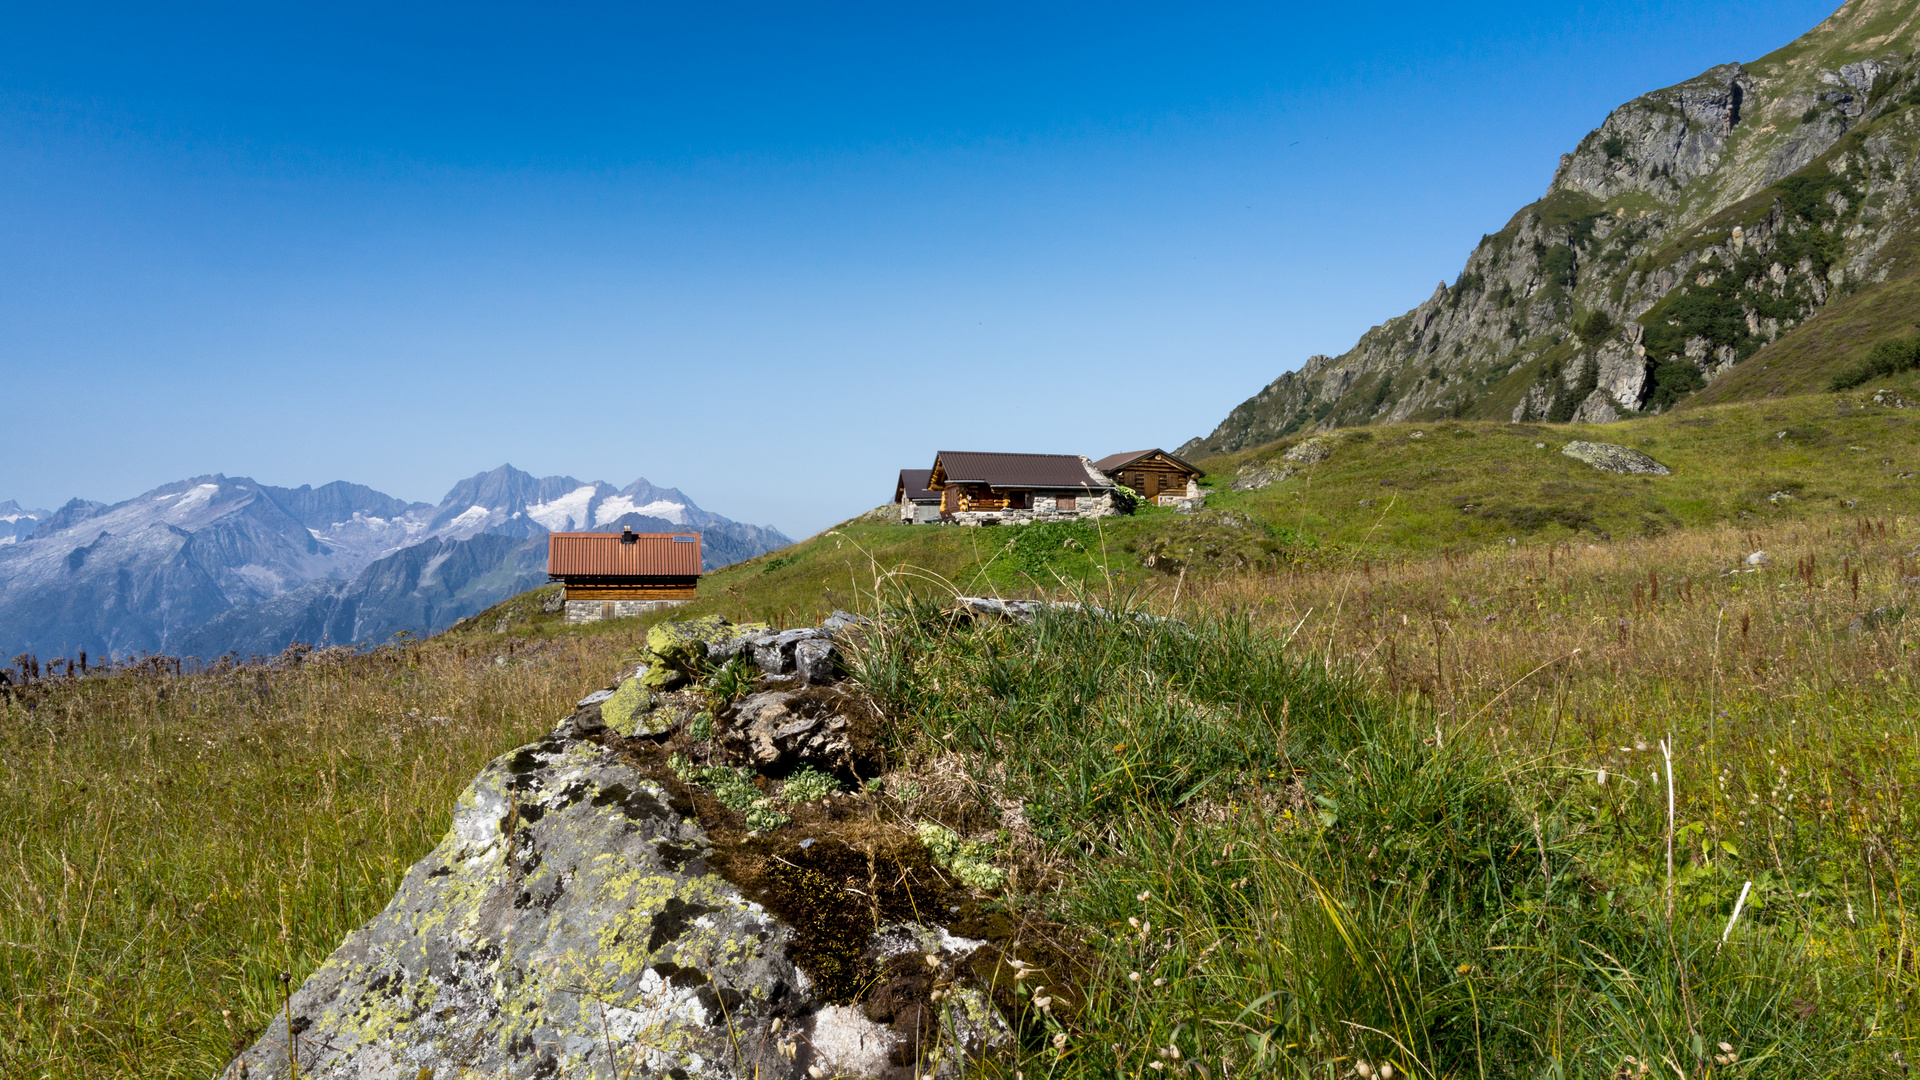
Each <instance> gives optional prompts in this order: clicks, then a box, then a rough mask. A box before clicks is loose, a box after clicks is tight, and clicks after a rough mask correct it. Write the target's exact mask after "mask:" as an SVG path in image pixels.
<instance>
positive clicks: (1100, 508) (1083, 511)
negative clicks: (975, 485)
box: [953, 492, 1120, 525]
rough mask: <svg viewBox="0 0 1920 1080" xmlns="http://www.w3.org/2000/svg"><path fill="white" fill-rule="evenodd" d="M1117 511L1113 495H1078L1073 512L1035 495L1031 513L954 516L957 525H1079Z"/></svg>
mask: <svg viewBox="0 0 1920 1080" xmlns="http://www.w3.org/2000/svg"><path fill="white" fill-rule="evenodd" d="M1119 512H1120V511H1119V510H1118V509H1116V508H1115V507H1114V505H1113V493H1112V492H1101V493H1100V494H1098V495H1078V496H1075V497H1074V508H1073V509H1071V510H1062V509H1060V508H1059V500H1058V498H1056V497H1055V496H1052V495H1041V494H1037V493H1036V494H1035V495H1034V497H1033V509H1031V510H962V511H960V512H958V513H956V514H954V515H953V521H954V523H955V524H959V525H1025V524H1026V523H1028V522H1030V521H1078V520H1080V519H1082V518H1097V517H1112V516H1113V515H1115V514H1118V513H1119Z"/></svg>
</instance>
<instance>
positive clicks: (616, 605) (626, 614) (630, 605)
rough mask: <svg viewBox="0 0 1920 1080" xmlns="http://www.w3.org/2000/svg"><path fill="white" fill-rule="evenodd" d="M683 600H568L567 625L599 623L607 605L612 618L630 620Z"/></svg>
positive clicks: (673, 605) (670, 606) (682, 602)
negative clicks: (611, 610)
mask: <svg viewBox="0 0 1920 1080" xmlns="http://www.w3.org/2000/svg"><path fill="white" fill-rule="evenodd" d="M684 603H687V601H685V600H569V601H567V625H568V626H578V625H580V624H581V623H591V622H599V621H601V620H602V619H604V618H606V617H607V616H606V606H605V605H607V604H612V605H613V617H614V618H616V619H630V618H632V617H633V616H635V615H644V614H646V613H647V612H649V611H664V610H666V609H667V608H673V607H679V606H680V605H681V604H684Z"/></svg>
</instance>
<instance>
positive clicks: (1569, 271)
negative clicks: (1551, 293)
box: [1540, 244, 1579, 289]
mask: <svg viewBox="0 0 1920 1080" xmlns="http://www.w3.org/2000/svg"><path fill="white" fill-rule="evenodd" d="M1540 271H1541V273H1542V274H1544V275H1545V276H1546V279H1547V281H1548V282H1549V283H1550V284H1554V285H1559V286H1560V287H1561V288H1565V289H1571V288H1573V286H1574V283H1575V282H1576V281H1577V280H1578V277H1579V268H1578V266H1577V265H1576V263H1575V260H1574V255H1573V248H1571V247H1569V246H1568V245H1566V244H1555V245H1553V246H1552V247H1550V248H1548V249H1547V252H1546V254H1545V255H1544V256H1543V257H1542V258H1541V260H1540Z"/></svg>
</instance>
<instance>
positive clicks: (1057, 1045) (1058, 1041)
mask: <svg viewBox="0 0 1920 1080" xmlns="http://www.w3.org/2000/svg"><path fill="white" fill-rule="evenodd" d="M1053 1048H1054V1049H1055V1050H1061V1051H1064V1050H1066V1048H1067V1033H1066V1032H1064V1031H1062V1032H1059V1033H1058V1034H1056V1035H1054V1037H1053Z"/></svg>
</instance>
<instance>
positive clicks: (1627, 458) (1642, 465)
mask: <svg viewBox="0 0 1920 1080" xmlns="http://www.w3.org/2000/svg"><path fill="white" fill-rule="evenodd" d="M1560 452H1561V453H1562V454H1565V455H1566V456H1568V457H1570V458H1572V459H1573V460H1575V461H1580V462H1585V463H1586V464H1588V465H1591V466H1593V467H1594V468H1596V469H1599V470H1600V471H1601V472H1610V473H1627V474H1630V475H1645V476H1666V475H1667V473H1668V472H1669V470H1668V469H1667V467H1666V466H1665V465H1662V464H1660V463H1659V462H1657V461H1655V460H1653V459H1652V458H1650V457H1648V456H1647V455H1645V454H1643V453H1641V452H1640V451H1638V450H1635V449H1634V448H1633V447H1631V446H1615V445H1614V444H1613V443H1603V442H1585V441H1582V440H1579V439H1576V440H1574V441H1573V442H1570V443H1568V444H1567V445H1565V446H1563V447H1561V448H1560Z"/></svg>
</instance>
